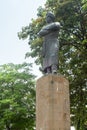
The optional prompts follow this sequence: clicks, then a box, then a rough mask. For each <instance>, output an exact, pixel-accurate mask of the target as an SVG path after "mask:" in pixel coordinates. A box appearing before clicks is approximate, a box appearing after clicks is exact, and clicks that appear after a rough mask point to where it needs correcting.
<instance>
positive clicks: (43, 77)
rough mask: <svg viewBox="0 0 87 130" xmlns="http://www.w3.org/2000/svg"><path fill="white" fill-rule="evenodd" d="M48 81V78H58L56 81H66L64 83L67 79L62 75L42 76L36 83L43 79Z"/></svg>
mask: <svg viewBox="0 0 87 130" xmlns="http://www.w3.org/2000/svg"><path fill="white" fill-rule="evenodd" d="M47 78H48V79H50V78H52V79H53V78H58V79H63V80H66V81H68V79H67V78H66V77H65V76H63V75H61V74H47V75H44V76H42V77H40V78H39V79H37V82H38V81H40V80H43V79H44V80H45V79H47Z"/></svg>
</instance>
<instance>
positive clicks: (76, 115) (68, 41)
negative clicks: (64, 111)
mask: <svg viewBox="0 0 87 130" xmlns="http://www.w3.org/2000/svg"><path fill="white" fill-rule="evenodd" d="M49 10H51V11H53V12H54V14H55V16H56V21H59V22H60V23H61V26H62V29H61V30H60V34H59V42H60V52H59V53H60V55H59V73H61V74H63V75H65V76H66V77H67V78H68V79H69V81H70V100H71V104H70V106H71V107H70V108H71V124H72V125H74V126H75V127H76V130H84V129H85V128H87V0H47V1H46V4H45V7H44V8H42V7H39V8H38V10H37V18H36V19H32V21H31V23H30V24H29V26H26V27H23V28H22V31H20V32H19V33H18V36H19V38H20V39H26V38H29V42H28V44H29V46H30V48H31V52H28V53H26V57H29V56H31V57H36V63H37V64H42V57H41V55H40V52H41V49H42V43H43V42H42V41H43V39H41V38H38V37H37V33H38V32H39V30H40V29H41V28H42V27H43V26H44V25H45V24H46V21H45V14H46V12H47V11H49Z"/></svg>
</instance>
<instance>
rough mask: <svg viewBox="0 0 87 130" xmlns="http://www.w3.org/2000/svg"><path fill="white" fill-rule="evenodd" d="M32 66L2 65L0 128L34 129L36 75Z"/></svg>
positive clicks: (24, 64) (25, 64)
mask: <svg viewBox="0 0 87 130" xmlns="http://www.w3.org/2000/svg"><path fill="white" fill-rule="evenodd" d="M30 67H31V65H30V64H27V63H23V64H18V65H14V64H12V63H11V64H5V65H1V66H0V130H34V127H35V76H34V75H33V74H31V72H30V71H31V70H30Z"/></svg>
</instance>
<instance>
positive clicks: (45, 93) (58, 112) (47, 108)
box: [36, 74, 70, 130]
mask: <svg viewBox="0 0 87 130" xmlns="http://www.w3.org/2000/svg"><path fill="white" fill-rule="evenodd" d="M69 105H70V103H69V82H68V81H67V80H66V79H65V78H64V77H63V76H57V75H51V74H50V75H47V76H43V77H41V78H40V79H38V80H37V85H36V130H70V106H69Z"/></svg>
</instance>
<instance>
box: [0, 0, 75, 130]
mask: <svg viewBox="0 0 87 130" xmlns="http://www.w3.org/2000/svg"><path fill="white" fill-rule="evenodd" d="M45 2H46V0H0V65H3V64H7V63H14V64H21V63H23V62H25V61H26V62H29V63H34V60H33V59H31V58H30V59H27V60H25V54H26V52H28V51H30V48H29V45H28V44H27V43H28V40H19V38H18V36H17V33H18V32H20V31H21V28H22V27H23V26H27V25H29V23H30V22H31V19H32V18H36V16H37V8H38V7H39V6H44V4H45ZM32 73H33V74H35V75H37V77H38V78H39V77H40V76H41V73H40V71H39V68H38V66H36V65H35V64H34V65H33V70H32ZM71 130H74V128H72V129H71Z"/></svg>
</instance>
